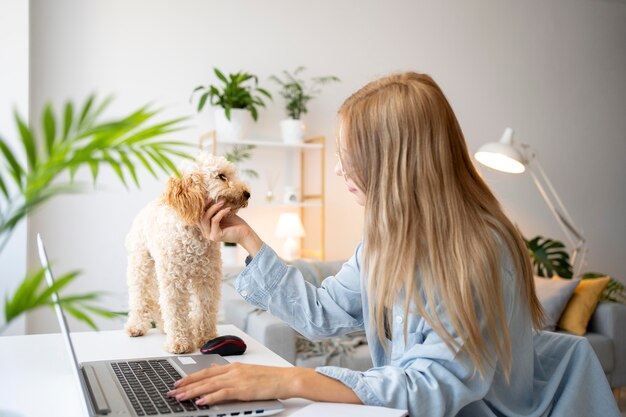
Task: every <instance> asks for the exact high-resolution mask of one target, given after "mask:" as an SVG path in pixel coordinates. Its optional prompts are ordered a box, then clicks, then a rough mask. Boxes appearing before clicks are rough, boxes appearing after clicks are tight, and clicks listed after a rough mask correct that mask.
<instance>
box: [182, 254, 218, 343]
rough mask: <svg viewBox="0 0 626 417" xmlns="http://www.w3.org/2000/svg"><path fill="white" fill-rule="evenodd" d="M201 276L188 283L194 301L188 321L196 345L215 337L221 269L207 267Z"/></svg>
mask: <svg viewBox="0 0 626 417" xmlns="http://www.w3.org/2000/svg"><path fill="white" fill-rule="evenodd" d="M209 269H210V270H209V271H207V272H206V273H205V274H203V276H196V277H195V278H194V279H192V280H191V281H190V283H189V285H190V287H191V288H190V290H191V291H190V292H191V294H193V298H194V300H193V301H194V303H193V309H192V310H191V315H190V322H191V323H193V333H194V339H195V342H196V346H197V347H201V346H202V345H203V344H204V343H205V342H207V341H208V340H211V339H214V338H216V337H217V314H218V310H219V305H220V295H221V285H222V270H221V265H220V267H218V268H212V269H211V268H209Z"/></svg>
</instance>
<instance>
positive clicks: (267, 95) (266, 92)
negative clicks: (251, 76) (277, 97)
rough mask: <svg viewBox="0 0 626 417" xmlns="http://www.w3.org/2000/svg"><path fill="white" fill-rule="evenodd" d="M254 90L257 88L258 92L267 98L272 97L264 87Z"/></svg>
mask: <svg viewBox="0 0 626 417" xmlns="http://www.w3.org/2000/svg"><path fill="white" fill-rule="evenodd" d="M256 90H257V91H258V92H259V93H261V94H263V95H264V96H266V97H267V98H269V99H271V98H272V95H271V94H270V93H269V92H268V91H267V90H265V89H264V88H257V89H256Z"/></svg>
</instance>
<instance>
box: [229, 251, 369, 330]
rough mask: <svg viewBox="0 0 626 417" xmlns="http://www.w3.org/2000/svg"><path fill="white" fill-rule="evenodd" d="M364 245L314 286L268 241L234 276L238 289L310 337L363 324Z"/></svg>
mask: <svg viewBox="0 0 626 417" xmlns="http://www.w3.org/2000/svg"><path fill="white" fill-rule="evenodd" d="M360 248H361V246H360V245H359V247H357V249H356V251H355V254H354V255H353V256H352V257H351V258H350V260H349V261H348V262H346V263H345V264H344V265H343V266H342V268H341V270H340V271H339V272H338V273H337V274H336V275H335V276H330V277H327V278H326V279H324V281H323V282H322V284H321V286H320V287H315V286H314V285H313V284H311V283H309V282H307V281H306V280H305V279H304V278H303V276H302V274H301V273H300V271H299V270H298V269H297V268H295V267H293V266H288V265H286V264H285V263H283V262H282V261H281V260H280V259H279V257H278V256H277V255H276V253H275V252H274V251H273V250H272V248H270V247H269V246H267V245H266V244H263V246H262V247H261V249H260V250H259V253H257V255H256V256H255V257H254V258H253V259H252V260H251V261H250V262H249V263H248V265H247V266H246V268H245V269H244V270H243V271H242V272H241V274H239V276H238V277H237V279H236V280H235V289H236V290H237V292H239V294H240V295H241V296H242V297H243V298H244V299H245V300H246V301H247V302H249V303H251V304H253V305H256V306H258V307H260V308H262V309H264V310H267V311H269V312H270V313H271V314H272V315H274V316H276V317H278V318H280V319H282V320H283V321H285V322H287V323H288V324H289V325H290V326H291V327H293V328H294V329H295V330H296V331H298V332H299V333H301V334H302V335H304V336H306V337H308V338H309V339H321V338H326V337H332V336H338V335H343V334H347V333H351V332H353V331H356V330H362V329H363V312H362V302H361V281H360V266H359V261H358V256H359V255H360Z"/></svg>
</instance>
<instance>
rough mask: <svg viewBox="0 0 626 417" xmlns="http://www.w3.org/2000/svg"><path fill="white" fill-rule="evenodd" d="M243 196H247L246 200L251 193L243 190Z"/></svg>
mask: <svg viewBox="0 0 626 417" xmlns="http://www.w3.org/2000/svg"><path fill="white" fill-rule="evenodd" d="M243 198H245V199H246V200H247V199H249V198H250V193H249V192H247V191H244V192H243Z"/></svg>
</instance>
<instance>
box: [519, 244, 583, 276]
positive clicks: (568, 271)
mask: <svg viewBox="0 0 626 417" xmlns="http://www.w3.org/2000/svg"><path fill="white" fill-rule="evenodd" d="M526 246H527V247H528V251H529V252H530V257H531V260H532V262H533V266H534V268H535V274H537V275H538V276H540V277H547V278H550V277H551V276H553V275H555V274H556V275H558V276H560V277H563V278H571V277H572V275H574V272H573V270H572V265H571V264H570V262H569V254H568V253H567V252H566V250H565V245H564V244H563V243H561V242H559V241H558V240H552V239H549V238H544V237H543V236H536V237H535V238H533V239H531V240H526Z"/></svg>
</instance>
